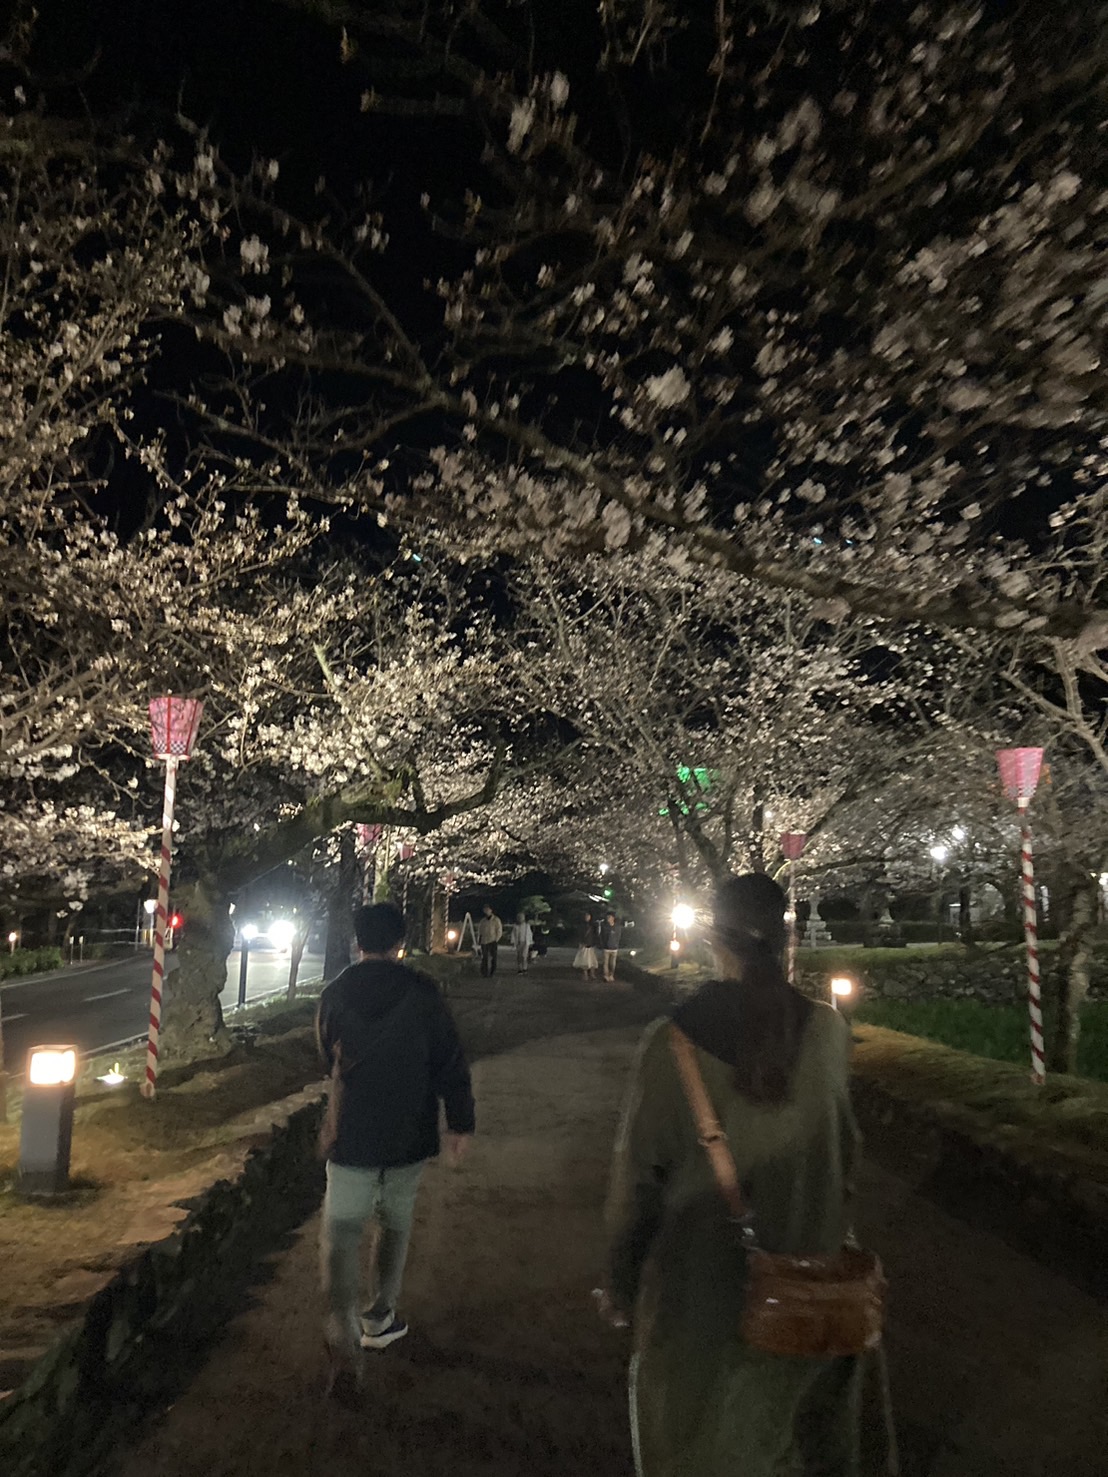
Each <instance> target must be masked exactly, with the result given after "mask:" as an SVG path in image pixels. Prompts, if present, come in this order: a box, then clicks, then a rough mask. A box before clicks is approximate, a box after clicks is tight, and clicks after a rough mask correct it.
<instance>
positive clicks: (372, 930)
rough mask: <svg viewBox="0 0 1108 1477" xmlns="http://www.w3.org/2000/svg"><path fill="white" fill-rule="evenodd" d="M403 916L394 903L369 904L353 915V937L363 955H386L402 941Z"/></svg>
mask: <svg viewBox="0 0 1108 1477" xmlns="http://www.w3.org/2000/svg"><path fill="white" fill-rule="evenodd" d="M404 933H405V927H404V914H403V913H402V912H401V911H400V909H399V908H398V907H397V906H396V904H395V903H371V904H370V905H369V906H368V907H365V908H359V909H358V910H357V911H356V912H355V914H354V937H355V938H356V939H357V940H358V948H359V949H361V951H362V953H363V954H387V953H388V952H389V950H390V949H395V948H396V946H397V944H399V943H403V941H404Z"/></svg>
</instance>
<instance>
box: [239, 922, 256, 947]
mask: <svg viewBox="0 0 1108 1477" xmlns="http://www.w3.org/2000/svg"><path fill="white" fill-rule="evenodd" d="M239 932H240V933H241V934H242V941H243V943H244V944H252V943H253V942H254V940H255V939H256V938H257V937H258V925H257V924H256V923H244V924H243V925H242V927H241V929H239Z"/></svg>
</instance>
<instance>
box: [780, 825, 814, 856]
mask: <svg viewBox="0 0 1108 1477" xmlns="http://www.w3.org/2000/svg"><path fill="white" fill-rule="evenodd" d="M807 844H808V837H807V834H806V833H805V832H804V831H784V832H782V834H781V852H782V855H783V856H784V858H785V860H786V861H788V862H795V861H799V860H800V857H801V855H802V854H803V851H804V848H805V846H806V845H807Z"/></svg>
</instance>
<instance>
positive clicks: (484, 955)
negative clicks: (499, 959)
mask: <svg viewBox="0 0 1108 1477" xmlns="http://www.w3.org/2000/svg"><path fill="white" fill-rule="evenodd" d="M481 913H482V916H481V918H480V919H479V920H478V923H477V943H478V946H479V947H480V950H481V973H482V974H483V975H484V976H485V977H486V978H488V976H489V975H493V974H495V973H496V950H497V946H498V945H499V943H500V940H501V939H502V938H503V937H504V925H503V923H501V921H500V919H499V918H498V917H497V916H496V914H495V913H494V912H493V910H492V904H491V903H486V904H485V906H484V907H483V908H482V909H481Z"/></svg>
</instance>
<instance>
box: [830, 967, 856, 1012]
mask: <svg viewBox="0 0 1108 1477" xmlns="http://www.w3.org/2000/svg"><path fill="white" fill-rule="evenodd" d="M856 988H857V986H856V985H855V983H854V980H853V979H852V978H851V976H850V975H848V974H836V975H833V976H832V978H831V1004H832V1005H833V1006H834V1007H835V1009H836V1010H841V1009H842V1007H843V1006H844V1005H846V1004H848V1002H849V1001H851V1000H852V999H853V998H854V992H855V990H856Z"/></svg>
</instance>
